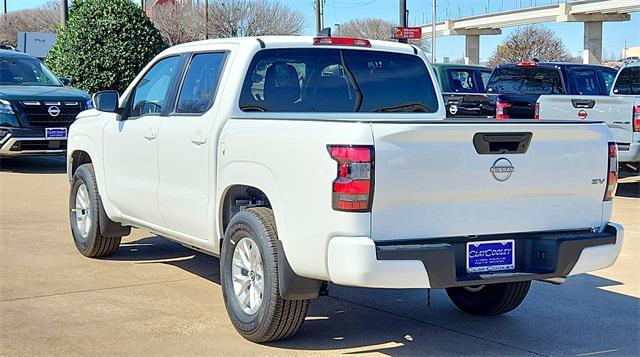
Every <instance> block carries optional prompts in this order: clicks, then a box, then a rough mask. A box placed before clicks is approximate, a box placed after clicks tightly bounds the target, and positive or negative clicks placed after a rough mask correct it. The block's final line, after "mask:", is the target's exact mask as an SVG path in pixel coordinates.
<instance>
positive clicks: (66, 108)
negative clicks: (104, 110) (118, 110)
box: [0, 50, 92, 157]
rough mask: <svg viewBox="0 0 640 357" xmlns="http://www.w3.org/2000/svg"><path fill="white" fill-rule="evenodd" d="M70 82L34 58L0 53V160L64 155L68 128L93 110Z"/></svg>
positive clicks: (81, 92)
mask: <svg viewBox="0 0 640 357" xmlns="http://www.w3.org/2000/svg"><path fill="white" fill-rule="evenodd" d="M69 82H70V81H69V80H68V79H66V78H57V77H56V76H55V75H54V74H53V73H51V71H50V70H49V69H48V68H47V67H46V66H45V65H44V64H43V63H42V62H41V61H40V60H38V59H37V58H34V57H31V56H29V55H26V54H24V53H20V52H15V51H7V50H0V157H6V156H21V155H61V154H64V153H65V152H66V149H67V131H68V130H69V125H71V123H73V121H74V120H75V119H76V116H77V115H78V113H80V112H81V111H83V110H85V109H89V108H91V107H92V104H91V97H89V95H88V94H87V93H85V92H83V91H81V90H78V89H75V88H70V87H65V84H69Z"/></svg>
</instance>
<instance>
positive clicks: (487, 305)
mask: <svg viewBox="0 0 640 357" xmlns="http://www.w3.org/2000/svg"><path fill="white" fill-rule="evenodd" d="M530 286H531V281H519V282H515V283H502V284H489V285H482V286H479V287H467V288H464V287H461V288H447V295H449V298H450V299H451V301H452V302H453V304H454V305H456V306H457V307H458V309H460V310H462V311H464V312H466V313H468V314H471V315H478V316H493V315H501V314H504V313H507V312H509V311H511V310H513V309H515V308H516V307H518V306H520V304H521V303H522V302H523V301H524V298H525V297H526V296H527V293H528V292H529V287H530Z"/></svg>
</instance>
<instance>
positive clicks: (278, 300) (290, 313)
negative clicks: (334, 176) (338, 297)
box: [220, 207, 309, 342]
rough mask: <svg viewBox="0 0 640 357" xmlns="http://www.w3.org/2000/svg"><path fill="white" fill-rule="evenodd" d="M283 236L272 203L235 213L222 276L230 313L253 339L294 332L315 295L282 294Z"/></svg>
mask: <svg viewBox="0 0 640 357" xmlns="http://www.w3.org/2000/svg"><path fill="white" fill-rule="evenodd" d="M277 240H278V236H277V233H276V226H275V220H274V218H273V213H272V211H271V209H269V208H266V207H254V208H248V209H244V210H242V211H240V212H238V213H237V214H236V215H235V216H233V218H232V219H231V222H229V226H228V228H227V230H226V233H225V236H224V241H223V242H222V252H221V254H220V276H221V281H222V294H223V296H224V302H225V306H226V308H227V313H228V314H229V318H230V319H231V322H232V323H233V326H234V327H235V328H236V330H238V332H239V333H240V334H241V335H242V336H243V337H244V338H246V339H247V340H250V341H253V342H270V341H276V340H281V339H284V338H287V337H289V336H292V335H293V334H295V333H296V332H297V331H298V329H299V328H300V327H301V326H302V323H303V322H304V318H305V316H306V315H307V309H308V307H309V300H284V299H283V298H282V297H281V296H280V291H279V281H278V251H277V248H276V242H277Z"/></svg>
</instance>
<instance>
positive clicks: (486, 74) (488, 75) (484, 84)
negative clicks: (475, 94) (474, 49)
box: [480, 71, 491, 89]
mask: <svg viewBox="0 0 640 357" xmlns="http://www.w3.org/2000/svg"><path fill="white" fill-rule="evenodd" d="M480 78H482V87H483V88H485V89H486V88H487V84H488V83H489V78H491V71H480Z"/></svg>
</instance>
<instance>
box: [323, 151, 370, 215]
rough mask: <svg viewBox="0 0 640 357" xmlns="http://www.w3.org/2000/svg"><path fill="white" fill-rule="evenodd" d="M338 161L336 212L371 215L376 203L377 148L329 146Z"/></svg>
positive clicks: (335, 195) (334, 201) (334, 185)
mask: <svg viewBox="0 0 640 357" xmlns="http://www.w3.org/2000/svg"><path fill="white" fill-rule="evenodd" d="M327 149H328V150H329V154H330V155H331V158H332V159H334V160H336V162H337V163H338V165H337V173H336V179H335V180H334V181H333V209H334V210H336V211H349V212H370V211H371V202H372V199H373V163H374V160H373V146H370V145H328V146H327Z"/></svg>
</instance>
